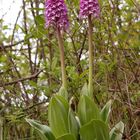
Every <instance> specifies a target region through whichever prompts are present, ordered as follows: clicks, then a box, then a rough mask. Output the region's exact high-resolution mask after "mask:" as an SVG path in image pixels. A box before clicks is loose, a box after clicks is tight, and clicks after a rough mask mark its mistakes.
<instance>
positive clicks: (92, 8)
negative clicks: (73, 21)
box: [79, 0, 100, 18]
mask: <svg viewBox="0 0 140 140" xmlns="http://www.w3.org/2000/svg"><path fill="white" fill-rule="evenodd" d="M89 15H91V16H93V17H95V18H97V17H99V15H100V8H99V3H98V0H80V13H79V17H80V18H88V16H89Z"/></svg>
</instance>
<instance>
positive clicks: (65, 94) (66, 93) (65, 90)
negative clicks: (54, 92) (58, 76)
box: [58, 87, 68, 100]
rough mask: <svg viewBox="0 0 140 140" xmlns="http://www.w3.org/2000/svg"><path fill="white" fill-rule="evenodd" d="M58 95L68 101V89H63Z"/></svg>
mask: <svg viewBox="0 0 140 140" xmlns="http://www.w3.org/2000/svg"><path fill="white" fill-rule="evenodd" d="M58 95H61V96H63V97H64V98H65V99H66V100H67V99H68V92H67V89H66V88H65V87H61V88H60V90H59V92H58Z"/></svg>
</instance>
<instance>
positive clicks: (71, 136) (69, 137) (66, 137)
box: [56, 134, 76, 140]
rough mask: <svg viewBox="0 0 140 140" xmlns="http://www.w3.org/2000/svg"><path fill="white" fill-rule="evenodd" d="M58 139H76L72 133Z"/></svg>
mask: <svg viewBox="0 0 140 140" xmlns="http://www.w3.org/2000/svg"><path fill="white" fill-rule="evenodd" d="M56 140H76V139H75V138H74V136H73V135H72V134H65V135H63V136H61V137H59V138H57V139H56Z"/></svg>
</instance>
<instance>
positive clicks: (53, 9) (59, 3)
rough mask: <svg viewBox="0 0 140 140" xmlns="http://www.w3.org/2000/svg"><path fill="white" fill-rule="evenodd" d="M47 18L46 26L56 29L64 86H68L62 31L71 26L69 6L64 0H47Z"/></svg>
mask: <svg viewBox="0 0 140 140" xmlns="http://www.w3.org/2000/svg"><path fill="white" fill-rule="evenodd" d="M45 18H46V27H49V26H52V27H53V28H54V29H55V30H56V34H57V40H58V45H59V51H60V61H61V72H62V87H64V88H67V80H66V79H67V78H66V70H65V60H64V44H63V39H62V38H63V37H62V31H64V30H66V29H67V28H68V27H69V22H68V16H67V7H66V5H65V3H64V0H46V3H45Z"/></svg>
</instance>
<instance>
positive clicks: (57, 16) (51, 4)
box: [45, 0, 69, 30]
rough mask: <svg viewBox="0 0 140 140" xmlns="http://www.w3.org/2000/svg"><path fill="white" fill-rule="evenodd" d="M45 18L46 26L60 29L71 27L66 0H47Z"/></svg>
mask: <svg viewBox="0 0 140 140" xmlns="http://www.w3.org/2000/svg"><path fill="white" fill-rule="evenodd" d="M45 18H46V27H48V26H53V27H55V28H58V29H60V30H66V29H67V28H68V27H69V21H68V16H67V7H66V5H65V3H64V0H46V3H45Z"/></svg>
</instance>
